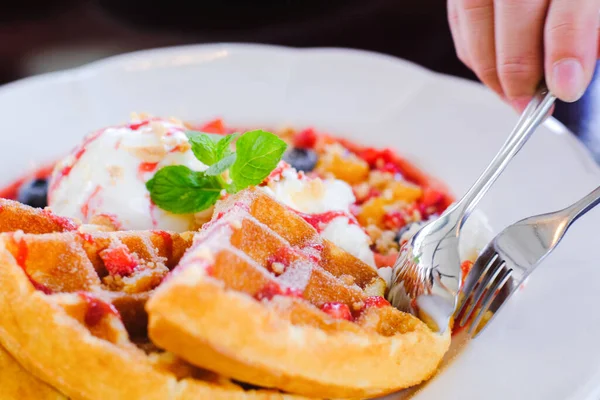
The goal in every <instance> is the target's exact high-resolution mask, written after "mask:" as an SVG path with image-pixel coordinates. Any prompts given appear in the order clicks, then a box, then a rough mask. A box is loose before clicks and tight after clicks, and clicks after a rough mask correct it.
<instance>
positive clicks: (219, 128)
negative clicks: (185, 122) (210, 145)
mask: <svg viewBox="0 0 600 400" xmlns="http://www.w3.org/2000/svg"><path fill="white" fill-rule="evenodd" d="M200 130H201V131H202V132H206V133H216V134H219V135H224V134H226V133H227V130H226V129H225V124H223V120H222V119H220V118H217V119H215V120H212V121H210V122H208V123H206V124H204V125H202V126H201V127H200Z"/></svg>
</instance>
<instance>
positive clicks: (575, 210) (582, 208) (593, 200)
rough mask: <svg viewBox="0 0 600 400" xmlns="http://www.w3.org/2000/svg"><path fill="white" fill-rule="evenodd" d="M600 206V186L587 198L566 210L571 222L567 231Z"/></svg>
mask: <svg viewBox="0 0 600 400" xmlns="http://www.w3.org/2000/svg"><path fill="white" fill-rule="evenodd" d="M598 204H600V186H598V187H597V188H596V189H594V190H592V191H591V192H590V193H589V194H588V195H587V196H585V197H584V198H582V199H581V200H579V201H577V202H576V203H575V204H573V205H572V206H569V207H567V208H566V209H565V211H566V212H567V213H568V215H569V220H568V223H567V226H566V227H565V229H566V228H568V227H569V226H570V225H571V224H572V223H573V222H575V221H576V220H577V219H578V218H579V217H581V216H582V215H584V214H585V213H587V212H588V211H590V210H591V209H592V208H594V207H596V206H597V205H598Z"/></svg>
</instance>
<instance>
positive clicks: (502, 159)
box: [454, 83, 556, 232]
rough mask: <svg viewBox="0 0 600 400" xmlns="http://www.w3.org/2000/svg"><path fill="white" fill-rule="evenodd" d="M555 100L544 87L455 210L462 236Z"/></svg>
mask: <svg viewBox="0 0 600 400" xmlns="http://www.w3.org/2000/svg"><path fill="white" fill-rule="evenodd" d="M555 100H556V97H555V96H554V95H553V94H552V93H550V91H549V90H548V88H547V87H546V85H545V84H544V83H542V84H541V85H540V87H539V88H538V90H537V92H536V94H535V96H534V97H533V99H532V100H531V101H530V102H529V104H528V105H527V107H526V108H525V110H524V111H523V113H522V114H521V117H520V118H519V121H518V122H517V124H516V126H515V128H514V129H513V131H512V132H511V134H510V135H509V137H508V139H507V140H506V142H504V144H503V145H502V148H501V149H500V151H499V152H498V154H496V156H495V157H494V159H493V160H492V162H491V163H490V164H489V165H488V167H487V168H486V169H485V171H484V172H483V173H482V174H481V176H480V177H479V179H477V181H476V182H475V184H473V186H471V188H470V189H469V190H468V192H467V193H466V194H465V195H464V196H463V198H462V199H461V200H459V201H458V203H457V204H456V205H455V206H454V208H455V209H462V217H461V219H460V220H459V221H458V224H457V227H456V229H457V230H458V231H459V232H460V230H461V228H462V226H463V225H464V223H465V222H466V220H467V218H468V217H469V215H470V214H471V212H472V211H473V210H474V209H475V207H476V206H477V204H478V203H479V201H480V200H481V198H482V197H483V196H484V195H485V194H486V193H487V191H488V190H489V189H490V187H491V186H492V184H493V183H494V182H495V181H496V179H497V178H498V177H499V176H500V174H501V173H502V171H504V169H505V168H506V166H507V165H508V163H509V162H510V160H511V159H512V158H513V157H514V156H515V154H517V153H518V152H519V150H521V148H522V147H523V145H524V144H525V142H526V141H527V139H529V137H531V135H532V133H533V132H534V131H535V129H536V128H537V127H538V126H539V125H540V124H541V123H542V121H543V120H544V117H546V115H547V114H548V111H550V109H551V108H552V105H553V104H554V101H555Z"/></svg>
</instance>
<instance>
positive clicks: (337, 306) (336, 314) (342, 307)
mask: <svg viewBox="0 0 600 400" xmlns="http://www.w3.org/2000/svg"><path fill="white" fill-rule="evenodd" d="M321 310H322V311H323V312H325V313H326V314H329V316H331V317H333V318H335V319H345V320H346V321H353V320H354V318H353V317H352V313H351V312H350V307H348V305H347V304H345V303H340V302H337V301H334V302H330V303H325V304H323V305H322V306H321Z"/></svg>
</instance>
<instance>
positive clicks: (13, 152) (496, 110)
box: [0, 44, 600, 400]
mask: <svg viewBox="0 0 600 400" xmlns="http://www.w3.org/2000/svg"><path fill="white" fill-rule="evenodd" d="M0 110H1V111H0V112H1V115H2V124H1V126H0V129H1V134H0V168H1V169H2V171H3V172H2V174H1V176H0V185H2V184H5V183H7V182H9V181H10V180H11V179H12V178H15V177H17V176H18V175H20V174H21V173H23V172H24V171H25V170H28V169H29V168H30V167H31V166H32V163H34V164H38V165H39V164H42V163H44V162H49V161H53V160H55V159H56V158H57V157H59V156H61V155H62V154H64V153H65V152H66V151H67V150H69V149H70V148H71V147H72V146H73V145H74V144H75V143H77V142H78V141H79V140H80V139H81V137H82V136H83V135H84V134H86V133H87V132H89V131H91V130H94V129H97V128H100V127H103V126H105V125H108V124H114V123H120V122H122V121H124V120H126V119H127V118H128V117H129V113H130V112H131V111H144V112H149V113H152V114H156V115H161V116H171V115H173V116H178V117H180V118H182V119H187V120H196V121H203V120H208V119H210V118H213V117H217V116H221V117H224V118H225V119H226V121H227V123H229V124H231V125H234V126H235V125H238V126H239V125H241V126H248V125H261V126H266V127H272V126H281V125H288V124H289V125H293V126H296V127H305V126H315V127H317V128H319V129H324V130H328V131H330V132H331V133H335V134H340V135H346V136H347V137H349V138H351V139H354V140H357V141H360V142H364V143H366V144H372V145H379V146H389V145H392V146H394V147H396V148H397V150H398V151H400V152H401V153H402V154H404V155H406V156H408V158H409V159H411V160H413V161H415V162H416V164H417V165H419V166H421V167H422V168H424V169H425V170H426V171H428V172H430V173H432V174H433V175H435V176H437V177H439V178H441V179H442V180H444V181H446V182H447V183H448V184H449V185H450V187H451V188H452V190H453V191H454V192H455V194H457V195H460V194H462V193H463V191H465V190H466V189H467V188H468V186H469V184H470V183H471V182H472V181H473V180H474V178H476V177H477V175H478V174H479V173H480V172H481V171H482V169H483V168H484V166H485V165H486V163H487V162H488V161H489V160H490V159H491V157H492V156H493V155H494V154H495V152H496V150H497V149H498V148H499V147H500V145H501V144H502V142H503V140H504V139H505V137H506V136H507V134H508V132H509V131H510V129H511V127H512V125H513V124H514V122H515V121H516V115H515V114H514V113H513V111H512V110H511V109H509V107H508V106H506V105H504V104H503V103H502V102H500V101H499V100H498V99H497V98H496V97H495V96H494V95H493V94H492V93H490V92H489V91H487V90H485V89H484V88H483V87H481V86H480V85H478V84H475V83H471V82H466V81H463V80H459V79H455V78H450V77H446V76H441V75H437V74H434V73H431V72H428V71H426V70H424V69H421V68H419V67H417V66H415V65H412V64H410V63H407V62H404V61H400V60H397V59H395V58H391V57H387V56H382V55H377V54H372V53H366V52H359V51H350V50H340V49H311V50H292V49H287V48H279V47H267V46H255V45H229V44H227V45H210V46H191V47H179V48H170V49H163V50H154V51H146V52H140V53H134V54H129V55H125V56H119V57H115V58H111V59H108V60H106V61H101V62H97V63H94V64H91V65H89V66H86V67H83V68H79V69H76V70H71V71H66V72H60V73H53V74H49V75H43V76H39V77H35V78H30V79H26V80H22V81H19V82H16V83H12V84H9V85H6V86H4V87H1V88H0ZM598 182H600V170H599V169H598V167H597V166H596V165H595V164H594V163H593V161H592V159H591V157H590V156H589V155H588V154H587V153H586V151H585V150H584V149H583V147H582V146H581V145H580V143H579V142H578V141H577V140H576V139H575V138H574V137H573V136H572V135H571V134H570V133H569V132H567V131H566V130H565V128H564V127H562V126H561V125H560V124H559V123H557V122H556V121H554V120H550V121H549V122H548V123H547V124H546V126H545V127H544V128H542V129H540V130H539V131H538V132H537V133H536V134H535V136H534V137H533V139H532V140H531V141H530V142H529V143H528V144H527V145H526V147H525V149H524V150H523V151H522V153H521V154H519V156H518V157H517V158H516V159H515V160H514V162H513V163H512V164H511V165H510V166H509V168H508V169H507V171H506V172H505V174H504V175H503V176H502V177H501V178H500V180H499V181H498V183H497V184H496V186H495V187H494V188H493V189H492V191H491V192H490V194H489V195H488V196H487V197H486V198H485V200H484V201H483V203H482V206H481V210H482V211H483V213H484V214H485V215H486V217H487V220H486V221H484V222H486V223H489V226H491V227H492V228H493V229H494V230H495V231H498V230H500V229H501V228H502V227H503V226H504V225H506V224H508V223H511V222H513V221H515V220H516V219H518V218H521V217H525V216H527V215H531V214H533V213H538V212H545V211H551V210H554V209H556V208H559V207H562V206H565V205H567V204H569V203H570V202H571V201H573V200H575V199H577V198H579V197H580V196H582V195H584V194H585V193H587V192H588V190H590V189H592V188H593V187H595V186H596V185H597V184H598ZM599 221H600V212H598V211H594V212H591V213H590V214H589V215H588V216H586V218H584V219H582V220H580V221H578V222H577V223H576V225H575V226H574V227H573V228H572V230H571V231H570V233H569V235H568V236H567V237H566V239H565V240H564V242H563V243H562V244H561V246H560V247H559V248H558V249H557V250H556V252H555V253H554V254H553V255H552V256H551V257H550V258H549V259H548V260H547V261H545V262H544V264H543V265H542V266H541V267H540V269H539V270H538V271H537V272H536V273H535V274H534V275H533V277H532V279H530V281H529V282H528V284H527V286H526V288H525V290H523V291H522V292H521V293H519V295H518V296H515V297H513V299H512V300H511V301H510V304H509V305H508V306H507V307H506V308H505V309H504V311H503V312H502V313H501V314H500V315H499V316H498V318H496V320H495V321H494V323H493V324H492V325H490V327H489V328H488V329H487V330H486V331H485V332H484V333H483V334H482V335H481V336H480V337H479V338H478V339H477V340H475V341H474V342H472V343H471V344H470V345H469V346H468V348H467V349H466V350H465V351H464V352H463V353H462V354H461V355H460V356H459V357H458V358H457V359H456V360H455V361H454V362H453V363H452V364H451V365H450V366H449V367H448V368H447V369H445V370H444V371H443V372H442V373H441V374H440V375H439V376H437V377H436V378H435V379H433V380H432V381H431V382H430V383H429V384H428V385H427V386H426V387H425V388H424V389H423V390H422V391H421V392H420V393H419V394H418V395H417V396H416V398H417V399H419V400H426V399H461V400H467V399H482V398H485V399H490V400H491V399H499V400H505V399H528V400H529V399H544V400H553V399H557V400H564V399H577V400H579V399H588V398H589V399H593V398H595V397H596V396H597V395H598V390H599V389H600V340H599V339H600V312H598V307H599V306H600V266H599V265H598V261H597V260H598V259H600V246H598V239H597V238H598V230H597V225H598V222H599ZM348 362H352V360H348Z"/></svg>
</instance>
